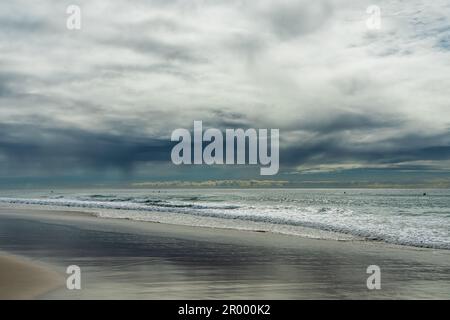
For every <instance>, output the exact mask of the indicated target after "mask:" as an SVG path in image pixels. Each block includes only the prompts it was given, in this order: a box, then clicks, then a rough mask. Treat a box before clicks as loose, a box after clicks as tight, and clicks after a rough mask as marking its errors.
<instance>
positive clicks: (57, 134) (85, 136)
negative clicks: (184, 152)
mask: <svg viewBox="0 0 450 320" xmlns="http://www.w3.org/2000/svg"><path fill="white" fill-rule="evenodd" d="M171 146H172V143H171V142H170V141H168V140H166V139H164V140H162V139H155V138H144V137H134V136H125V135H112V134H106V133H96V132H88V131H83V130H80V129H68V128H67V129H55V128H41V127H39V126H36V125H34V126H33V125H27V126H24V125H12V124H5V123H2V124H1V125H0V159H2V160H1V161H2V162H3V166H2V167H3V169H4V168H5V167H8V168H9V169H12V170H14V171H16V172H15V173H17V171H21V170H26V169H36V168H38V169H40V170H41V173H45V172H47V173H48V172H52V171H61V170H63V171H64V170H67V171H69V172H70V171H76V170H78V169H96V170H100V171H102V170H106V169H111V168H115V169H120V170H124V171H129V170H132V169H133V167H134V165H135V164H137V163H140V162H150V161H168V160H170V149H171ZM2 171H3V172H2V174H4V175H5V174H6V175H8V173H11V171H10V172H4V170H2Z"/></svg>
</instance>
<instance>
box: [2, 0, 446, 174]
mask: <svg viewBox="0 0 450 320" xmlns="http://www.w3.org/2000/svg"><path fill="white" fill-rule="evenodd" d="M68 4H69V3H63V2H62V3H58V5H55V4H54V3H53V2H52V1H46V0H44V1H40V2H39V4H38V3H30V2H29V1H24V0H19V1H16V2H2V3H1V4H0V12H1V14H0V17H1V19H0V68H1V70H2V71H1V72H0V118H1V124H0V163H1V164H2V170H1V175H2V176H8V175H12V174H14V175H17V174H19V173H22V174H23V175H24V176H26V175H28V174H33V173H36V172H41V173H42V172H55V171H73V172H75V173H76V172H79V171H80V170H81V171H82V170H83V169H87V168H89V169H90V170H102V168H112V169H117V170H122V171H130V170H132V169H135V168H137V169H139V167H141V168H147V166H149V165H151V164H153V163H164V162H166V163H167V164H168V167H167V168H169V169H167V168H166V169H165V170H167V172H169V171H170V172H171V171H173V167H171V166H170V162H169V157H170V146H171V144H170V141H169V137H170V133H171V131H172V130H174V129H176V128H180V127H184V128H189V129H190V128H191V127H192V122H193V120H203V122H204V124H205V125H207V126H214V127H218V128H221V129H225V128H228V127H230V128H236V127H242V128H249V127H255V128H279V129H280V132H281V158H280V161H281V165H282V171H283V170H286V171H290V172H300V173H301V172H302V170H304V168H308V170H309V169H314V168H316V169H317V170H319V171H320V170H322V168H324V166H325V167H326V170H330V168H331V169H332V168H347V167H349V168H354V167H356V168H362V169H363V168H373V167H377V168H378V167H383V168H384V169H398V168H400V167H402V168H416V169H417V168H423V170H426V169H427V168H430V167H433V168H434V169H436V170H445V169H447V168H448V160H449V151H448V150H449V149H448V148H449V146H450V141H449V139H448V138H447V137H448V136H449V128H450V108H449V101H450V91H449V90H448V88H449V85H450V65H449V63H448V47H449V46H448V39H449V37H450V29H449V27H448V26H449V21H450V14H449V12H450V11H449V10H448V8H449V4H448V3H447V2H446V1H445V0H440V1H433V3H432V4H431V3H430V4H426V5H424V4H423V3H422V2H421V1H419V0H413V1H412V2H408V4H406V3H404V2H402V1H384V0H383V1H380V2H379V5H380V6H381V8H382V14H383V15H382V17H381V18H382V20H381V22H382V28H381V30H379V31H371V30H368V29H367V28H366V26H365V19H367V17H368V16H367V14H366V12H365V9H366V7H367V6H368V5H370V4H372V3H371V2H370V1H369V0H367V1H366V0H364V1H362V2H358V3H357V4H356V3H355V2H353V1H350V0H344V1H337V0H328V1H325V0H324V1H288V0H282V1H275V0H274V1H270V0H263V1H250V0H249V1H237V0H236V1H234V0H231V1H225V0H217V1H195V0H192V1H191V0H188V1H162V0H161V1H136V2H134V4H133V5H130V3H129V2H127V1H124V0H118V1H114V2H107V1H102V0H94V1H79V5H80V6H81V9H82V29H81V30H79V31H70V30H67V29H66V27H65V19H66V17H67V15H66V13H65V9H66V5H68ZM430 163H432V164H431V165H430ZM192 170H194V169H192ZM230 170H232V169H230ZM212 171H213V169H212V168H210V169H208V170H206V171H205V172H208V173H202V176H204V175H207V174H209V173H210V172H212ZM255 172H256V171H255ZM163 173H164V172H163ZM163 173H161V174H163ZM193 175H194V176H195V175H198V174H197V173H196V174H193Z"/></svg>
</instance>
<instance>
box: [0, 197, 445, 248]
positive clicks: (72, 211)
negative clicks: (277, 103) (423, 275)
mask: <svg viewBox="0 0 450 320" xmlns="http://www.w3.org/2000/svg"><path fill="white" fill-rule="evenodd" d="M84 209H85V210H84ZM4 210H14V211H16V212H19V211H23V212H24V213H26V212H30V211H35V212H41V213H45V214H46V215H48V214H50V215H51V213H54V214H55V215H58V214H61V213H64V214H65V216H83V217H90V218H95V219H99V220H105V221H130V222H132V223H139V224H141V223H149V224H162V225H166V226H168V227H187V228H195V229H196V228H201V229H207V230H208V229H212V230H226V231H237V232H250V233H268V234H273V235H281V236H293V237H298V238H301V239H308V240H319V241H334V242H363V243H369V244H373V245H384V246H389V247H399V248H403V247H404V248H409V249H421V250H434V251H436V250H438V251H444V252H445V251H447V252H449V253H450V249H447V248H442V247H432V246H426V245H424V246H418V245H412V244H403V243H394V242H388V241H385V240H375V239H370V238H367V237H363V236H358V235H353V234H348V233H342V232H337V231H331V230H322V229H316V228H312V227H305V226H291V225H283V224H269V223H262V222H256V221H245V222H246V223H247V227H246V228H244V227H237V226H236V225H234V221H233V220H229V221H228V220H227V219H221V218H215V217H202V219H205V218H206V221H208V219H209V220H211V221H212V223H211V224H201V225H193V224H189V223H184V222H182V221H178V222H173V221H171V219H164V218H162V219H161V217H162V216H164V215H161V213H160V212H151V213H152V214H154V215H156V216H157V217H158V219H160V220H158V219H155V220H144V219H132V218H129V217H124V218H122V217H117V218H113V217H109V216H106V217H105V216H102V213H104V212H105V211H106V212H117V213H121V212H122V213H123V212H139V211H135V210H126V209H99V208H90V207H89V208H82V207H65V206H53V205H40V204H22V203H14V204H7V203H0V213H1V211H4ZM145 213H148V212H147V211H146V212H145ZM183 218H186V219H188V220H189V219H192V218H193V219H194V220H195V218H196V216H192V217H190V216H186V217H184V216H183ZM217 222H221V223H222V224H223V225H224V226H218V225H217V224H218V223H217ZM268 226H269V227H271V228H269V229H268V228H267V227H268Z"/></svg>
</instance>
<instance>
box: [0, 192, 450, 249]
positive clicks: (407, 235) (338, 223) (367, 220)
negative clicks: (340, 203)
mask: <svg viewBox="0 0 450 320" xmlns="http://www.w3.org/2000/svg"><path fill="white" fill-rule="evenodd" d="M193 198H194V197H192V198H190V199H193ZM85 199H91V200H85ZM92 199H96V200H95V201H94V200H92ZM99 199H100V200H99ZM184 199H186V198H184ZM195 200H197V199H195ZM0 202H1V203H9V204H24V205H44V206H57V207H69V208H70V207H73V208H88V209H106V210H124V211H125V210H128V211H130V210H131V211H143V212H147V213H148V214H149V215H151V213H152V212H158V213H167V214H183V215H190V216H196V217H209V218H219V219H227V220H230V219H231V220H234V221H249V222H259V223H265V224H270V225H287V226H299V227H307V228H312V229H317V230H323V231H329V232H337V233H342V234H348V235H353V236H357V237H361V238H364V239H367V240H372V241H384V242H388V243H394V244H401V245H410V246H417V247H428V248H440V249H450V243H449V242H448V236H447V238H446V237H445V234H444V235H441V236H440V237H438V236H436V235H433V230H430V231H429V233H427V231H426V229H427V228H426V226H425V222H424V221H415V220H414V221H409V226H408V227H407V228H404V227H403V228H402V227H401V226H404V225H405V221H401V220H400V221H397V220H395V219H394V218H393V217H390V218H389V219H388V218H387V217H385V218H383V219H379V218H378V217H375V216H371V215H367V214H366V215H365V214H355V213H354V212H352V211H349V210H346V209H343V208H336V207H328V206H327V207H316V208H310V207H308V208H295V207H290V206H286V205H282V206H279V205H273V204H272V205H267V204H265V205H264V204H260V205H249V204H246V205H236V204H228V203H220V204H217V203H214V202H210V203H201V204H200V203H193V202H185V201H166V200H163V199H149V198H145V197H116V196H113V195H111V196H102V195H91V196H88V197H81V198H80V199H66V198H52V199H22V198H0ZM101 217H108V218H117V217H118V216H117V214H115V213H114V212H110V213H108V214H102V215H101ZM125 217H126V218H129V219H137V218H136V217H135V216H133V215H129V216H125ZM419 218H420V219H422V218H423V217H417V219H419ZM139 219H140V220H142V216H141V217H140V218H139ZM377 219H378V220H377ZM144 220H145V219H144ZM436 224H437V222H436ZM424 226H425V229H423V227H424ZM420 227H422V229H420ZM269 229H270V228H269ZM430 229H433V227H431V228H430Z"/></svg>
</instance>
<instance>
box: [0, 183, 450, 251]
mask: <svg viewBox="0 0 450 320" xmlns="http://www.w3.org/2000/svg"><path fill="white" fill-rule="evenodd" d="M0 204H1V205H3V206H5V205H6V206H8V205H9V206H33V207H36V206H39V207H45V208H59V209H61V208H64V209H65V210H80V211H84V212H91V213H93V214H94V215H96V216H97V217H98V218H117V219H130V220H137V221H152V222H162V223H172V224H181V225H191V226H203V227H214V228H231V229H242V230H253V231H259V232H277V233H286V234H292V235H300V236H306V237H311V238H323V239H336V240H355V239H358V240H367V241H383V242H386V243H391V244H399V245H409V246H416V247H428V248H439V249H450V190H448V189H428V190H418V189H414V190H411V189H408V190H400V189H395V190H392V189H164V190H156V189H151V190H149V189H95V190H94V189H92V190H90V189H84V190H54V191H48V190H46V191H43V190H32V191H24V190H20V191H2V192H0Z"/></svg>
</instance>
